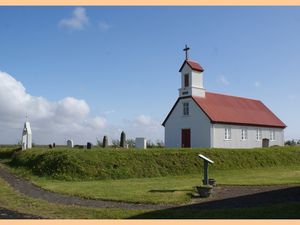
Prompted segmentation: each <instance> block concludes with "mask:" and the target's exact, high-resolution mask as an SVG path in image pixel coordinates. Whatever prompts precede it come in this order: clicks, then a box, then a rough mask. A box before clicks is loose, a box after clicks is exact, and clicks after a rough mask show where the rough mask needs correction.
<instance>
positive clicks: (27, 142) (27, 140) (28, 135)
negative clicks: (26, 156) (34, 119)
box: [22, 116, 32, 150]
mask: <svg viewBox="0 0 300 225" xmlns="http://www.w3.org/2000/svg"><path fill="white" fill-rule="evenodd" d="M30 148H32V132H31V128H30V123H29V122H28V121H27V116H26V122H25V124H24V128H23V134H22V150H26V149H30Z"/></svg>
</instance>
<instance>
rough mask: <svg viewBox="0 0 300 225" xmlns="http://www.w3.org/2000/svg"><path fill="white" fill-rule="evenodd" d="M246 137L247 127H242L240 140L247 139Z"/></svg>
mask: <svg viewBox="0 0 300 225" xmlns="http://www.w3.org/2000/svg"><path fill="white" fill-rule="evenodd" d="M247 139H248V131H247V129H245V128H243V129H242V140H247Z"/></svg>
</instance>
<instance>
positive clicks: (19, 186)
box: [0, 165, 174, 210]
mask: <svg viewBox="0 0 300 225" xmlns="http://www.w3.org/2000/svg"><path fill="white" fill-rule="evenodd" d="M0 177H1V178H3V179H4V180H5V181H6V182H7V183H8V184H9V185H10V186H11V187H13V189H15V190H17V191H19V192H21V193H22V194H24V195H26V196H29V197H32V198H38V199H42V200H46V201H48V202H51V203H57V204H64V205H80V206H88V207H96V208H123V209H154V210H155V209H165V208H170V207H174V205H151V204H135V203H125V202H116V201H103V200H92V199H84V198H79V197H75V196H70V195H64V194H59V193H54V192H50V191H47V190H44V189H42V188H40V187H38V186H36V185H34V184H32V183H30V182H29V181H27V180H24V179H23V178H20V177H17V176H16V175H14V174H12V173H10V172H9V171H8V170H7V169H6V168H4V167H3V166H1V165H0Z"/></svg>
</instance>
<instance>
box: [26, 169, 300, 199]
mask: <svg viewBox="0 0 300 225" xmlns="http://www.w3.org/2000/svg"><path fill="white" fill-rule="evenodd" d="M211 175H212V177H214V178H215V179H216V180H217V182H218V184H223V185H274V184H275V185H277V184H300V166H299V167H290V168H264V169H243V170H224V171H214V172H212V173H211ZM31 180H32V181H33V182H34V183H35V184H37V185H38V186H41V187H43V188H44V189H48V190H51V191H54V192H60V193H66V194H71V195H75V196H80V197H85V198H92V199H104V200H116V201H127V202H138V203H154V204H181V203H187V202H189V201H190V200H191V194H192V193H194V189H193V187H194V186H196V185H199V184H201V180H202V175H200V173H199V174H190V175H184V176H168V177H156V178H132V179H121V180H94V181H60V180H52V179H47V178H40V177H37V176H33V177H31Z"/></svg>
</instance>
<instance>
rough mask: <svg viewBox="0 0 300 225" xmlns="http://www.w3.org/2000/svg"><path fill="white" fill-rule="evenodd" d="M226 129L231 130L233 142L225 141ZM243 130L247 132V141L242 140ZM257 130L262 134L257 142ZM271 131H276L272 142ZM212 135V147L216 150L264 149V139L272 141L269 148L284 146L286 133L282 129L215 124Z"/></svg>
mask: <svg viewBox="0 0 300 225" xmlns="http://www.w3.org/2000/svg"><path fill="white" fill-rule="evenodd" d="M226 127H228V128H230V129H231V140H225V128H226ZM242 129H246V130H247V134H248V135H247V136H248V137H247V139H246V140H242V134H241V133H242V131H241V130H242ZM257 129H260V130H261V132H262V138H261V140H256V132H257ZM271 130H274V131H275V140H273V141H272V140H270V132H271ZM212 135H213V138H212V139H213V141H212V147H214V148H256V147H258V148H260V147H262V139H263V138H267V139H269V140H270V141H269V146H273V145H279V146H283V145H284V132H283V129H281V128H268V127H255V126H241V125H225V124H213V129H212Z"/></svg>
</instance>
